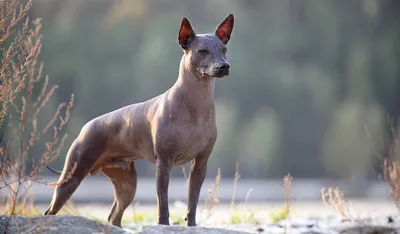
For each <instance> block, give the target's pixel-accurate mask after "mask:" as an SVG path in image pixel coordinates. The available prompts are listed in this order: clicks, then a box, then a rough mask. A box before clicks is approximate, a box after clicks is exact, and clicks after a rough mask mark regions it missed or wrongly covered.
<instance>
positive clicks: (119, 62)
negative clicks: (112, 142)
mask: <svg viewBox="0 0 400 234" xmlns="http://www.w3.org/2000/svg"><path fill="white" fill-rule="evenodd" d="M230 13H233V14H234V16H235V25H234V29H233V34H232V37H231V41H230V42H229V44H228V61H229V62H230V64H231V74H230V76H229V77H227V78H225V79H220V80H218V81H217V83H216V92H215V94H216V97H215V103H216V110H217V125H218V130H219V135H218V139H217V142H216V145H215V148H214V151H213V154H212V158H211V159H210V161H209V166H208V178H209V179H213V178H214V177H215V176H216V174H217V171H218V168H221V172H222V177H223V178H233V177H234V175H235V167H236V163H239V172H240V175H241V177H240V178H241V180H242V179H243V180H244V179H249V180H253V181H262V182H265V181H273V180H276V181H281V179H282V177H283V176H284V175H286V174H287V173H291V175H292V176H293V177H294V180H296V179H298V180H301V179H304V180H307V181H319V180H339V179H340V180H341V181H344V183H347V182H349V181H355V182H353V183H354V184H355V185H357V186H358V187H357V189H356V190H357V191H355V192H354V194H355V195H357V194H358V195H360V196H362V195H363V194H365V193H364V192H365V191H366V190H365V189H366V188H367V187H368V186H369V185H371V184H372V182H374V181H377V180H379V178H380V174H381V164H382V159H383V158H391V157H395V155H396V153H395V152H396V150H397V152H399V151H400V149H399V147H398V148H397V149H396V148H393V147H390V146H393V143H394V142H395V141H394V137H395V136H396V135H399V134H400V128H399V116H400V66H399V61H400V60H399V58H400V2H399V1H397V0H387V1H379V0H352V1H348V0H325V1H320V0H301V1H300V0H252V1H245V0H219V1H214V0H204V1H184V0H175V1H173V0H162V1H156V0H119V1H118V0H112V1H111V0H85V1H78V0H36V1H34V6H33V11H32V12H31V17H33V18H35V17H40V18H41V19H42V22H43V29H42V33H43V50H42V54H41V58H40V60H41V61H43V62H44V73H45V74H47V75H49V76H50V80H51V82H52V83H53V84H57V85H59V87H60V88H59V89H58V91H57V94H56V98H55V99H54V100H53V101H54V104H53V107H54V108H56V104H57V103H59V102H63V101H68V99H69V97H70V94H71V93H74V94H75V105H74V107H73V109H72V112H71V120H70V122H69V123H68V127H67V129H66V132H67V133H68V139H67V141H66V145H65V148H64V151H63V152H62V154H61V155H60V157H59V158H58V159H57V160H56V161H55V162H54V163H53V164H52V167H53V168H58V169H61V168H62V166H63V162H64V160H65V154H66V152H67V150H68V147H69V146H70V144H71V143H72V141H73V140H74V138H75V137H76V136H77V135H78V133H79V131H80V129H81V127H82V126H83V125H84V124H85V123H86V122H87V121H89V120H91V119H92V118H94V117H97V116H99V115H101V114H104V113H106V112H109V111H112V110H115V109H117V108H120V107H122V106H125V105H128V104H132V103H135V102H141V101H144V100H147V99H149V98H152V97H154V96H156V95H158V94H160V93H162V92H164V91H165V90H167V89H168V88H169V87H170V86H172V85H173V84H174V82H175V80H176V78H177V75H178V66H179V61H180V58H181V56H182V51H181V49H180V47H179V45H178V43H177V35H178V30H179V26H180V22H181V19H182V17H188V18H189V20H190V22H191V24H192V26H193V27H194V29H195V31H196V32H198V33H213V32H214V30H215V29H216V27H217V26H218V24H219V23H220V22H222V20H223V19H225V17H226V16H227V15H228V14H230ZM37 154H38V155H40V152H39V150H38V152H37ZM398 155H399V156H400V154H398ZM188 166H189V165H187V166H186V169H187V168H188ZM136 168H137V172H138V175H139V180H140V178H149V177H154V174H155V169H154V166H153V165H150V164H149V163H148V162H145V161H143V162H138V163H137V164H136ZM44 173H47V175H54V174H52V173H51V172H48V171H45V172H44ZM173 176H174V178H183V173H182V168H175V169H174V171H173ZM256 184H257V183H256ZM311 184H313V183H311ZM314 184H315V183H314ZM151 186H153V185H151ZM315 186H316V187H318V186H319V184H318V183H317V184H315ZM153 187H154V186H153ZM300 187H302V186H300ZM350 187H351V186H350ZM318 188H320V187H318ZM185 194H186V192H185ZM109 199H112V197H110V198H109ZM154 199H155V196H154Z"/></svg>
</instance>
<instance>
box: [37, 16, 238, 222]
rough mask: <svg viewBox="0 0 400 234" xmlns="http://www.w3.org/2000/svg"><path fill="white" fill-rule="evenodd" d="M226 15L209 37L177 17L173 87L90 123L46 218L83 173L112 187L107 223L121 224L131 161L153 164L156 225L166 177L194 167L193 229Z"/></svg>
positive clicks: (163, 218) (212, 130)
mask: <svg viewBox="0 0 400 234" xmlns="http://www.w3.org/2000/svg"><path fill="white" fill-rule="evenodd" d="M233 21H234V20H233V15H229V16H228V17H227V18H226V19H225V20H224V21H223V22H222V23H221V24H220V25H219V26H218V28H217V30H216V32H215V33H214V34H200V35H196V34H195V32H194V31H193V29H192V27H191V25H190V23H189V21H188V19H186V18H183V20H182V24H181V28H180V30H179V36H178V41H179V45H180V46H181V48H182V51H183V56H182V59H181V62H180V66H179V76H178V79H177V81H176V83H175V84H174V85H173V86H172V87H171V88H170V89H168V90H167V91H166V92H165V93H163V94H161V95H159V96H157V97H155V98H153V99H150V100H148V101H145V102H141V103H136V104H132V105H129V106H125V107H122V108H120V109H118V110H115V111H113V112H110V113H107V114H104V115H102V116H99V117H97V118H95V119H93V120H91V121H89V122H88V123H87V124H86V125H85V126H84V127H83V128H82V130H81V132H80V134H79V136H78V137H77V138H76V139H75V141H74V142H73V143H72V145H71V147H70V148H69V151H68V154H67V158H66V160H65V164H64V168H63V171H62V173H61V175H60V178H59V180H58V181H57V183H55V186H56V187H55V191H54V195H53V199H52V201H51V204H50V206H49V207H48V209H47V210H46V211H45V213H44V215H55V214H56V213H57V212H58V211H59V210H60V209H61V208H62V206H63V205H64V204H65V202H66V201H67V200H68V199H69V198H70V197H71V195H72V193H73V192H74V191H75V190H76V188H77V187H78V186H79V184H80V183H81V182H82V180H83V179H84V178H85V177H86V176H87V175H88V174H90V175H97V174H98V173H100V172H102V173H104V174H105V175H106V176H107V177H108V178H109V179H110V180H111V182H112V183H113V184H114V194H115V199H114V204H113V206H112V209H111V212H110V215H109V217H108V221H109V223H111V224H113V225H115V226H121V218H122V215H123V213H124V211H125V209H126V208H127V207H128V206H129V204H130V203H131V202H132V200H133V198H134V196H135V192H136V182H137V176H136V171H135V165H134V160H136V159H146V160H149V161H150V162H152V163H154V164H155V165H156V186H157V203H158V215H159V216H158V224H164V225H169V209H168V184H169V180H170V171H171V168H172V167H173V166H178V165H182V164H185V163H187V162H189V161H192V168H191V171H190V185H189V198H188V210H187V216H186V221H187V225H188V226H196V207H197V203H198V200H199V193H200V189H201V187H202V184H203V181H204V179H205V176H206V171H207V161H208V158H209V156H210V154H211V151H212V150H213V147H214V143H215V140H216V138H217V128H216V124H215V108H214V86H215V78H221V77H224V76H227V75H228V74H229V63H228V62H227V61H226V47H225V45H226V44H227V43H228V41H229V39H230V36H231V33H232V29H233Z"/></svg>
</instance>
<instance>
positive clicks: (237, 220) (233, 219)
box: [230, 214, 243, 224]
mask: <svg viewBox="0 0 400 234" xmlns="http://www.w3.org/2000/svg"><path fill="white" fill-rule="evenodd" d="M242 222H243V221H242V218H241V217H240V216H239V215H237V214H233V215H231V220H230V223H231V224H239V223H242Z"/></svg>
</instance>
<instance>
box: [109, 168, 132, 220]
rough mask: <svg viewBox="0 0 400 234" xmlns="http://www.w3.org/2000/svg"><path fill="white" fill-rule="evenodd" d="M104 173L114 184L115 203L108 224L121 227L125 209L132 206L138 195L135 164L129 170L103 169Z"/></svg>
mask: <svg viewBox="0 0 400 234" xmlns="http://www.w3.org/2000/svg"><path fill="white" fill-rule="evenodd" d="M103 173H104V174H105V175H106V176H107V177H108V178H109V179H110V181H111V182H112V183H113V184H114V203H113V205H112V208H111V212H110V215H109V216H108V222H109V223H110V224H112V225H114V226H118V227H121V219H122V215H123V214H124V211H125V209H126V208H127V207H128V206H129V204H131V202H132V200H133V198H134V197H135V193H136V183H137V175H136V170H135V164H134V162H131V163H130V165H129V168H128V170H125V169H123V168H103Z"/></svg>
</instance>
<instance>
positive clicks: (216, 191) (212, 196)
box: [201, 168, 221, 222]
mask: <svg viewBox="0 0 400 234" xmlns="http://www.w3.org/2000/svg"><path fill="white" fill-rule="evenodd" d="M212 187H213V188H212V189H208V190H207V199H206V200H205V203H204V206H203V207H202V208H201V211H204V210H205V211H206V217H204V219H203V220H202V222H204V221H206V220H207V219H209V218H210V217H211V215H212V211H213V208H214V207H215V205H217V204H219V203H220V201H219V195H220V188H221V168H218V173H217V176H216V177H215V183H212Z"/></svg>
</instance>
